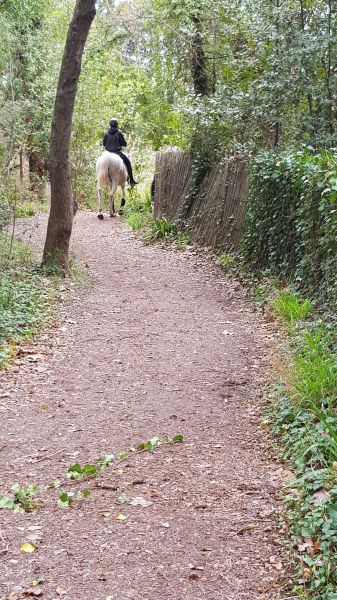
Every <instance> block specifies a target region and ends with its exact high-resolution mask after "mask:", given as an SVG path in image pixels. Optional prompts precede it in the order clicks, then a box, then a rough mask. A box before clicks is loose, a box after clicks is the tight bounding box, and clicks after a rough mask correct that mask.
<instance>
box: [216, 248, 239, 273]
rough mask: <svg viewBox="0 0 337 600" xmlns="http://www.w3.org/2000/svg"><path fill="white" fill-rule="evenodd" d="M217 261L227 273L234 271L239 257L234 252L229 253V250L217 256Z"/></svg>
mask: <svg viewBox="0 0 337 600" xmlns="http://www.w3.org/2000/svg"><path fill="white" fill-rule="evenodd" d="M215 262H216V264H217V265H218V266H219V267H221V268H222V269H223V270H224V271H225V272H226V273H228V272H231V271H233V270H234V269H235V267H236V266H237V258H236V257H235V256H234V254H228V253H227V252H225V253H223V254H221V255H220V256H217V257H216V259H215Z"/></svg>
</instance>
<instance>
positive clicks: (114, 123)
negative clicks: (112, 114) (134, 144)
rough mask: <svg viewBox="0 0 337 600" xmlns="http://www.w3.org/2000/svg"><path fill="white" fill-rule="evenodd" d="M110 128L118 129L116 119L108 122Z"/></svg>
mask: <svg viewBox="0 0 337 600" xmlns="http://www.w3.org/2000/svg"><path fill="white" fill-rule="evenodd" d="M110 127H116V128H118V121H117V119H111V121H110Z"/></svg>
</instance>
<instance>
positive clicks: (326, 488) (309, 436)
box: [270, 298, 337, 600]
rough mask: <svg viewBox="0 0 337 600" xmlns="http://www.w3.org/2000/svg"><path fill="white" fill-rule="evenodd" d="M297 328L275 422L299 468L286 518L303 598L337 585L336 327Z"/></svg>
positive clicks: (318, 596) (320, 595)
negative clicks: (334, 330) (334, 329)
mask: <svg viewBox="0 0 337 600" xmlns="http://www.w3.org/2000/svg"><path fill="white" fill-rule="evenodd" d="M297 299H298V298H297ZM300 306H303V303H302V304H301V303H300ZM286 314H287V316H289V313H288V312H287V313H286ZM290 331H291V333H292V335H291V338H290V342H291V348H292V350H291V354H290V361H289V368H288V369H287V370H286V373H285V375H284V376H283V380H284V381H283V383H282V385H281V387H280V389H279V390H278V392H277V393H276V394H275V396H274V401H273V404H272V406H271V410H270V422H271V423H272V425H271V428H272V431H273V432H274V433H275V434H276V435H278V436H279V438H280V441H281V447H282V455H283V458H284V459H285V460H287V461H288V462H290V465H291V466H292V469H293V471H294V474H295V478H294V479H291V480H290V482H289V484H288V496H287V498H286V515H285V523H284V527H285V530H286V534H287V537H290V538H291V541H292V546H293V554H292V557H291V566H292V572H293V577H292V583H293V585H294V591H295V592H297V593H298V595H299V596H300V597H302V594H307V595H305V597H306V598H308V599H309V598H310V600H322V599H324V600H331V599H332V598H333V596H334V591H335V589H336V585H337V561H336V555H337V554H336V551H337V520H336V505H337V485H336V476H337V470H336V467H337V462H336V459H337V434H336V431H337V415H336V408H337V407H336V398H337V353H336V349H335V334H334V333H333V332H332V331H331V328H329V327H327V326H324V325H322V324H319V325H310V324H308V325H306V327H304V328H302V329H301V330H300V332H299V331H298V330H297V331H296V332H295V330H290Z"/></svg>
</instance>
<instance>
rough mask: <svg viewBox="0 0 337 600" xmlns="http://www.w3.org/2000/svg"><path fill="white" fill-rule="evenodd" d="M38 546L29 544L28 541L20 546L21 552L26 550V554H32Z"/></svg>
mask: <svg viewBox="0 0 337 600" xmlns="http://www.w3.org/2000/svg"><path fill="white" fill-rule="evenodd" d="M35 550H36V547H35V546H34V545H33V544H29V543H28V542H27V543H25V544H22V545H21V546H20V552H25V553H26V554H30V553H31V552H35Z"/></svg>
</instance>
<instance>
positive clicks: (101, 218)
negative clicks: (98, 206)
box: [97, 213, 104, 221]
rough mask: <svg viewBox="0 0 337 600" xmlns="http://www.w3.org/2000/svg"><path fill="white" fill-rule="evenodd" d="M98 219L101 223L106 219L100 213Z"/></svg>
mask: <svg viewBox="0 0 337 600" xmlns="http://www.w3.org/2000/svg"><path fill="white" fill-rule="evenodd" d="M97 218H98V219H99V220H100V221H103V219H104V216H103V215H102V213H100V214H99V215H97Z"/></svg>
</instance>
